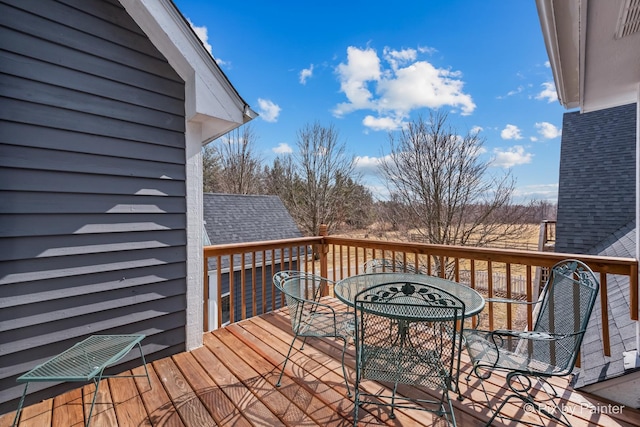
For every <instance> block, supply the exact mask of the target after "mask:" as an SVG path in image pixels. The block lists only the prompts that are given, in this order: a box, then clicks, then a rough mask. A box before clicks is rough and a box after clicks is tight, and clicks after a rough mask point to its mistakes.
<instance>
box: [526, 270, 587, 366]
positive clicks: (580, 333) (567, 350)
mask: <svg viewBox="0 0 640 427" xmlns="http://www.w3.org/2000/svg"><path fill="white" fill-rule="evenodd" d="M599 288H600V284H599V283H598V280H597V279H596V277H595V275H594V274H593V272H592V271H591V269H590V268H589V267H588V266H587V265H586V264H584V263H583V262H581V261H577V260H565V261H562V262H559V263H557V264H556V265H555V266H553V268H552V269H551V272H550V274H549V279H548V281H547V284H546V285H545V287H544V289H543V290H542V293H541V295H540V303H541V306H540V307H539V308H538V313H537V316H536V321H535V325H534V328H533V330H534V331H536V332H541V333H547V334H558V335H561V336H562V335H564V336H565V337H563V338H560V339H555V340H548V341H544V340H542V341H538V342H536V343H535V344H533V345H529V346H528V348H527V349H522V350H523V351H526V352H527V354H528V355H529V357H531V358H533V359H535V360H538V361H541V362H543V363H546V364H548V365H551V366H555V367H556V371H557V373H558V374H560V373H562V372H566V373H569V372H570V371H571V370H572V369H573V367H574V365H575V362H576V359H577V357H578V353H579V351H580V345H581V344H582V339H583V337H584V334H585V331H586V329H587V324H588V322H589V317H590V316H591V312H592V311H593V306H594V305H595V302H596V297H597V295H598V292H599Z"/></svg>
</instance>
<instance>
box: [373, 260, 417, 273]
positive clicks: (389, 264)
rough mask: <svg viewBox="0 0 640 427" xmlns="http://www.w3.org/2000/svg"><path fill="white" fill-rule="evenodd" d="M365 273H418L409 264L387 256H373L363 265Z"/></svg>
mask: <svg viewBox="0 0 640 427" xmlns="http://www.w3.org/2000/svg"><path fill="white" fill-rule="evenodd" d="M363 269H364V272H365V273H385V272H386V273H393V272H396V273H419V271H418V270H416V268H415V267H414V266H413V265H411V264H406V263H404V262H402V261H400V260H393V259H388V258H374V259H370V260H369V261H366V262H365V263H364V265H363Z"/></svg>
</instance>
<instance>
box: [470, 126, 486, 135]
mask: <svg viewBox="0 0 640 427" xmlns="http://www.w3.org/2000/svg"><path fill="white" fill-rule="evenodd" d="M483 130H484V128H483V127H482V126H474V127H472V128H471V131H469V133H471V134H472V135H475V134H477V133H480V132H482V131H483Z"/></svg>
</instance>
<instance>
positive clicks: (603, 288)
mask: <svg viewBox="0 0 640 427" xmlns="http://www.w3.org/2000/svg"><path fill="white" fill-rule="evenodd" d="M608 307H609V295H608V293H607V273H600V313H601V315H602V346H603V347H604V355H605V356H611V341H610V340H609V310H608Z"/></svg>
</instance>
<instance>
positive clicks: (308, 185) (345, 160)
mask: <svg viewBox="0 0 640 427" xmlns="http://www.w3.org/2000/svg"><path fill="white" fill-rule="evenodd" d="M297 138H298V139H297V152H296V153H294V154H293V155H291V156H289V157H286V158H281V159H278V160H277V171H276V163H274V168H273V171H274V172H277V174H275V175H274V176H273V178H274V179H276V178H278V179H279V180H278V182H277V184H276V187H278V188H276V191H277V194H278V195H279V196H280V198H281V199H282V201H283V202H284V203H285V205H286V206H287V208H288V209H289V212H290V213H291V215H292V216H293V218H294V219H295V220H296V222H297V223H298V226H299V227H300V228H301V231H302V232H303V233H305V234H307V235H317V233H318V232H319V228H320V224H326V225H327V226H328V229H329V231H330V232H331V231H333V230H334V229H335V227H336V226H337V225H338V224H339V223H341V222H344V221H345V220H346V217H347V215H348V211H349V203H350V200H351V195H352V193H353V191H354V189H355V188H357V187H356V185H355V184H357V179H358V177H357V176H356V174H355V172H354V159H353V158H352V157H347V155H346V154H345V145H344V144H343V143H340V142H339V141H338V131H337V130H336V129H335V128H334V127H333V126H329V127H323V126H321V125H320V124H318V123H314V124H312V125H311V124H307V125H305V126H304V127H303V128H302V129H301V130H300V131H298V135H297ZM354 183H355V184H354Z"/></svg>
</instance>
